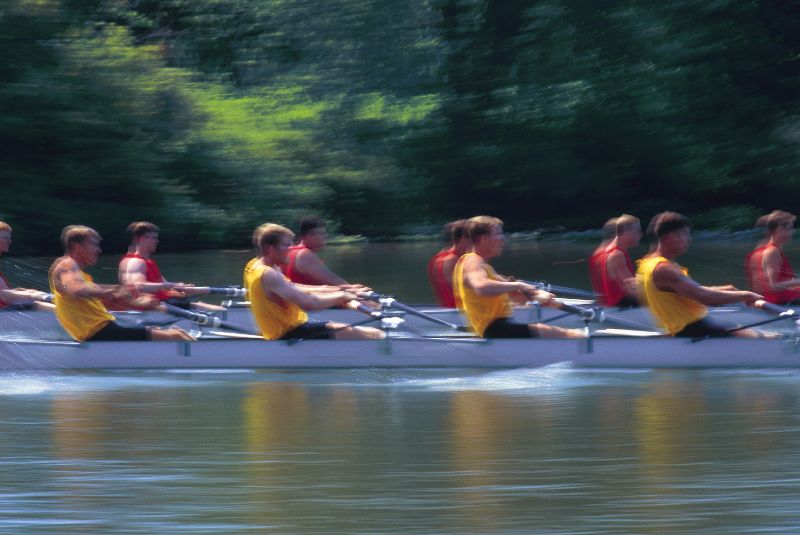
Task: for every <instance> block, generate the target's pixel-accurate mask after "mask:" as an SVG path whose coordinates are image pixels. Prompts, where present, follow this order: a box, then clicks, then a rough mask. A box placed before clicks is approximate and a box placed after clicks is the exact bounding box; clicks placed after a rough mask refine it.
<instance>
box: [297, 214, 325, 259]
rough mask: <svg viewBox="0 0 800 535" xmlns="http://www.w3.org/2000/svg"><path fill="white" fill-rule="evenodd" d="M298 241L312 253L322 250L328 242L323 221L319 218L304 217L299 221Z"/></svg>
mask: <svg viewBox="0 0 800 535" xmlns="http://www.w3.org/2000/svg"><path fill="white" fill-rule="evenodd" d="M300 239H301V240H302V241H303V243H304V244H305V246H306V247H308V248H309V249H311V250H312V251H318V250H319V249H323V248H324V247H325V245H326V243H327V242H328V234H327V228H326V225H325V221H324V220H323V219H322V218H319V217H304V218H303V219H301V220H300Z"/></svg>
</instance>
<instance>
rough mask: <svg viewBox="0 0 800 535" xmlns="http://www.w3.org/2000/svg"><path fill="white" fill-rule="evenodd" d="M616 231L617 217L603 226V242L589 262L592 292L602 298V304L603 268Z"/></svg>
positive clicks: (603, 292) (603, 289)
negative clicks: (607, 250) (607, 249)
mask: <svg viewBox="0 0 800 535" xmlns="http://www.w3.org/2000/svg"><path fill="white" fill-rule="evenodd" d="M616 229H617V218H616V217H612V218H611V219H609V220H608V221H606V222H605V224H603V234H602V235H603V241H601V242H600V245H598V246H597V248H596V249H595V250H594V252H593V253H592V254H591V256H589V260H588V265H589V281H590V283H591V284H592V291H593V292H594V293H595V294H597V295H599V296H600V300H601V302H602V296H603V295H604V294H605V288H604V287H603V266H604V264H605V254H606V248H607V247H608V245H609V244H610V243H611V241H612V240H613V239H614V235H615V233H616Z"/></svg>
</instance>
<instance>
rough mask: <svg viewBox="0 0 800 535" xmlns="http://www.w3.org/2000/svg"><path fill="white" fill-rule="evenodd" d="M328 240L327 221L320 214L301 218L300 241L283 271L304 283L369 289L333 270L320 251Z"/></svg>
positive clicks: (289, 254)
mask: <svg viewBox="0 0 800 535" xmlns="http://www.w3.org/2000/svg"><path fill="white" fill-rule="evenodd" d="M327 242H328V235H327V229H326V226H325V222H324V221H323V220H322V219H320V218H318V217H304V218H303V219H302V220H300V243H298V244H297V245H293V246H291V247H290V248H289V252H288V256H287V258H286V260H285V264H283V265H282V268H283V271H284V273H285V274H286V276H287V277H288V278H289V280H291V281H292V282H294V283H296V284H304V285H310V286H314V285H331V286H338V287H340V288H342V289H346V290H361V289H365V287H364V286H361V285H351V284H350V283H349V282H347V281H346V280H344V279H343V278H342V277H340V276H339V275H337V274H336V273H334V272H333V271H331V270H330V269H329V268H328V267H327V266H326V265H325V263H324V262H323V261H322V259H321V258H320V257H319V254H318V253H319V252H320V251H321V250H322V249H324V248H325V246H326V245H327Z"/></svg>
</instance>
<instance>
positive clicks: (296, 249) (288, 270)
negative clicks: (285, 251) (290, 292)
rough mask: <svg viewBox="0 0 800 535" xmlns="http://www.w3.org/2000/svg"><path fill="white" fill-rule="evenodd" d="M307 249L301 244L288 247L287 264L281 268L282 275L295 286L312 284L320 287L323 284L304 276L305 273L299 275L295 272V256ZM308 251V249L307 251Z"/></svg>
mask: <svg viewBox="0 0 800 535" xmlns="http://www.w3.org/2000/svg"><path fill="white" fill-rule="evenodd" d="M305 249H308V247H306V246H305V244H303V243H302V242H300V243H299V244H297V245H292V246H291V247H289V262H288V263H287V264H286V265H285V266H281V267H283V271H284V275H286V276H287V277H289V280H290V281H292V282H294V283H297V284H313V285H320V284H323V282H321V281H319V280H318V279H315V278H314V277H311V276H309V275H306V274H305V273H300V272H299V271H298V270H297V255H298V253H300V251H303V250H305ZM309 250H310V249H309Z"/></svg>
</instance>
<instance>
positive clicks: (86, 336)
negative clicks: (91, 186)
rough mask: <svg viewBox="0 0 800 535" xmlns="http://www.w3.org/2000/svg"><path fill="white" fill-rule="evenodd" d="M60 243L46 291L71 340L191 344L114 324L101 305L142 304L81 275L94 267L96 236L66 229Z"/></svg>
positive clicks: (176, 333) (169, 332)
mask: <svg viewBox="0 0 800 535" xmlns="http://www.w3.org/2000/svg"><path fill="white" fill-rule="evenodd" d="M61 243H62V245H63V246H64V252H65V254H64V256H62V257H60V258H58V259H56V261H55V262H53V265H52V266H51V267H50V273H49V280H50V291H51V292H52V293H53V296H54V297H53V301H54V303H55V306H56V317H57V318H58V321H59V323H61V326H62V327H64V330H66V331H67V333H69V335H70V336H72V337H73V338H74V339H75V340H77V341H79V342H85V341H101V340H130V341H138V340H186V341H190V340H193V338H192V337H191V336H189V334H187V333H186V332H185V331H184V330H182V329H178V328H171V329H159V328H154V327H141V326H131V327H128V326H123V325H120V324H118V323H117V322H116V321H115V319H116V318H115V317H114V316H112V315H111V314H109V312H108V310H107V309H106V307H105V305H104V304H103V302H104V301H106V302H109V303H113V304H115V305H119V306H123V307H136V306H141V305H142V302H141V300H137V298H135V297H134V296H133V294H132V292H131V290H129V289H128V288H126V287H125V286H119V285H106V284H95V283H94V281H93V280H92V277H91V276H90V275H89V274H88V273H86V272H85V271H84V269H85V268H86V267H87V266H92V265H94V264H96V263H97V257H98V255H99V254H100V235H99V234H98V233H97V231H95V230H94V229H92V228H89V227H86V226H83V225H69V226H67V227H64V230H63V231H62V232H61Z"/></svg>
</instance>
